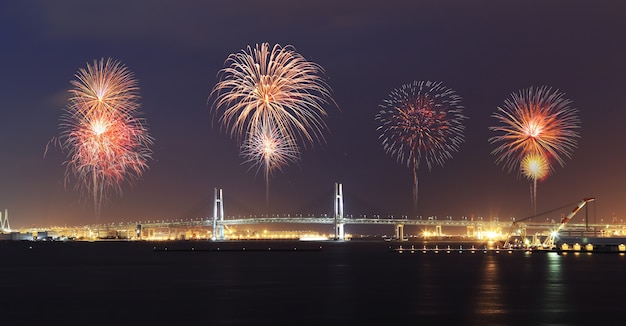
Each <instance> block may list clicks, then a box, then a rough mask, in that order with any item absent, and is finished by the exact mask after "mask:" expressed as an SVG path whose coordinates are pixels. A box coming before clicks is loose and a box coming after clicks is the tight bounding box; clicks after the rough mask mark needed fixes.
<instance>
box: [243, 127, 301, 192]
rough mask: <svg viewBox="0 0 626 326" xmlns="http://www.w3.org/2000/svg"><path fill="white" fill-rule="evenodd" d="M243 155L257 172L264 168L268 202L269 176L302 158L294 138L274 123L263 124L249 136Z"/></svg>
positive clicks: (245, 142)
mask: <svg viewBox="0 0 626 326" xmlns="http://www.w3.org/2000/svg"><path fill="white" fill-rule="evenodd" d="M241 156H243V157H244V158H245V162H244V163H250V164H251V166H250V168H254V167H256V169H257V173H258V172H259V171H260V170H261V169H263V172H264V176H265V194H266V198H265V199H266V202H268V201H269V176H270V175H271V174H272V172H274V171H276V170H279V171H282V169H283V167H284V166H286V165H287V164H289V163H294V162H297V161H298V160H300V152H299V150H298V146H297V144H296V142H295V141H294V140H293V139H290V138H289V137H288V136H285V135H281V134H280V133H279V132H278V130H277V129H276V128H275V127H274V126H272V125H261V126H259V128H258V129H255V130H254V132H253V134H252V135H250V137H248V138H247V139H246V140H245V141H244V143H243V145H242V147H241Z"/></svg>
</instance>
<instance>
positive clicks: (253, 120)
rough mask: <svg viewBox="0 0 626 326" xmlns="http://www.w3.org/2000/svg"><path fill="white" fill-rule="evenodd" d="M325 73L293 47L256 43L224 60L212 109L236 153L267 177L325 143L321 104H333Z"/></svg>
mask: <svg viewBox="0 0 626 326" xmlns="http://www.w3.org/2000/svg"><path fill="white" fill-rule="evenodd" d="M323 74H324V70H323V69H322V67H321V66H319V65H318V64H316V63H314V62H311V61H308V60H306V59H305V58H304V57H303V56H302V55H300V54H299V53H297V52H296V51H295V49H294V48H293V47H292V46H285V47H282V46H280V45H278V44H277V45H274V46H273V47H272V48H270V45H269V44H268V43H262V44H257V45H256V46H255V47H254V48H252V47H250V46H248V47H247V49H245V50H242V51H241V52H238V53H233V54H231V55H229V56H228V58H227V59H226V62H225V68H223V69H222V70H220V72H219V74H218V79H219V81H218V82H217V84H216V85H215V86H214V88H213V90H212V91H211V95H210V96H209V99H211V98H214V102H213V105H212V111H213V113H214V114H215V116H217V117H218V120H219V122H220V124H221V125H222V126H223V127H224V128H226V129H228V130H229V132H230V136H231V137H234V138H236V139H237V140H238V142H239V143H240V144H241V145H240V146H241V155H242V156H243V157H244V158H245V160H246V162H247V163H252V166H256V167H258V169H261V168H263V169H264V172H265V182H266V199H267V198H268V195H267V190H268V188H269V186H268V179H269V175H270V174H271V173H272V172H273V171H275V170H282V167H284V166H285V165H287V164H288V163H290V162H295V161H298V160H299V158H300V147H306V146H307V145H308V144H310V145H313V144H314V143H316V142H324V141H325V140H324V135H323V132H324V130H326V129H327V126H326V123H325V121H324V119H325V118H326V117H327V113H326V111H325V110H324V106H325V105H327V104H331V103H332V104H334V101H333V100H332V98H331V96H330V92H331V91H330V87H329V86H328V85H327V83H326V82H325V80H324V78H323Z"/></svg>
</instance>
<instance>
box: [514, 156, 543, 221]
mask: <svg viewBox="0 0 626 326" xmlns="http://www.w3.org/2000/svg"><path fill="white" fill-rule="evenodd" d="M520 171H521V173H522V175H524V176H525V177H526V178H528V179H530V180H531V181H532V185H531V188H530V198H531V206H532V208H533V212H534V215H537V180H542V179H544V178H546V177H547V176H548V174H549V173H550V167H549V165H548V161H547V160H546V158H545V157H544V156H543V155H541V154H538V153H528V154H526V155H524V157H523V158H522V161H521V164H520Z"/></svg>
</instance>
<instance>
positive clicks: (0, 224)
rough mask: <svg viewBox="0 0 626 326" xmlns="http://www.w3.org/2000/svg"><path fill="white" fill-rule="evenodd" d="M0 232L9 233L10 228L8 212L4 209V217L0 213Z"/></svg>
mask: <svg viewBox="0 0 626 326" xmlns="http://www.w3.org/2000/svg"><path fill="white" fill-rule="evenodd" d="M0 231H11V226H10V225H9V210H8V209H6V208H5V209H4V216H3V215H2V212H0Z"/></svg>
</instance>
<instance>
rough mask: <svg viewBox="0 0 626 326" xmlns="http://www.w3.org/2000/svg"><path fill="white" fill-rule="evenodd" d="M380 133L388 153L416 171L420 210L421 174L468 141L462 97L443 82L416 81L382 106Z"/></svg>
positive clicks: (392, 93) (414, 198) (398, 91)
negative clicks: (424, 166)
mask: <svg viewBox="0 0 626 326" xmlns="http://www.w3.org/2000/svg"><path fill="white" fill-rule="evenodd" d="M380 106H381V110H380V111H379V112H378V114H377V115H376V117H375V118H376V120H377V121H378V122H379V123H380V125H379V126H378V128H377V130H378V131H379V132H380V136H379V138H380V139H382V144H383V147H384V149H385V151H386V152H387V153H389V154H391V155H392V156H395V157H396V159H397V160H398V162H400V163H405V164H406V165H407V166H408V167H410V168H412V169H413V202H414V205H415V208H417V197H418V196H417V193H418V177H417V172H418V169H419V167H420V165H421V164H422V163H423V162H424V163H426V165H427V166H428V170H429V171H430V170H431V169H432V166H433V165H434V164H438V165H441V166H443V164H444V162H445V161H446V160H447V159H449V158H451V157H452V153H453V152H456V151H458V148H459V146H460V144H461V143H462V142H463V141H464V135H463V132H464V130H465V127H464V126H463V123H462V122H463V120H465V119H467V117H466V116H465V115H463V106H462V105H461V97H460V96H459V95H457V94H456V93H455V92H454V91H453V90H451V89H449V88H447V87H445V86H443V85H442V84H441V83H440V82H430V81H415V82H413V83H411V84H405V85H403V86H401V87H400V88H397V89H395V90H393V91H392V92H391V93H390V94H389V96H388V98H387V99H385V100H384V101H383V103H382V104H381V105H380Z"/></svg>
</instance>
